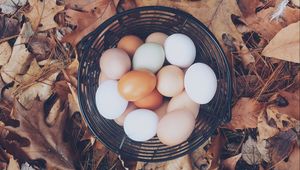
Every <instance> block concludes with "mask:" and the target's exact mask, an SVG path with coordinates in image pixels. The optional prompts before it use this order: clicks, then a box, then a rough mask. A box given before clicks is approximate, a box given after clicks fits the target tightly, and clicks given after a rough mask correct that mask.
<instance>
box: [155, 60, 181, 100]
mask: <svg viewBox="0 0 300 170" xmlns="http://www.w3.org/2000/svg"><path fill="white" fill-rule="evenodd" d="M183 80H184V73H183V71H182V70H181V69H180V68H179V67H177V66H174V65H168V66H164V67H163V68H162V69H161V70H160V71H159V72H158V73H157V90H158V91H159V92H160V93H161V94H162V95H164V96H166V97H173V96H176V95H178V94H179V93H181V92H182V90H183V89H184V83H183Z"/></svg>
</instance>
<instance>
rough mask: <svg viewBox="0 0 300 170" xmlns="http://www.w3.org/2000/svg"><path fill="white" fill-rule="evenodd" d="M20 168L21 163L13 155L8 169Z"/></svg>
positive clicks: (15, 169)
mask: <svg viewBox="0 0 300 170" xmlns="http://www.w3.org/2000/svg"><path fill="white" fill-rule="evenodd" d="M18 169H20V166H19V163H18V162H17V161H16V160H15V159H14V158H13V157H11V158H10V159H9V163H8V166H7V170H18Z"/></svg>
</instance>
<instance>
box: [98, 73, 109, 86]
mask: <svg viewBox="0 0 300 170" xmlns="http://www.w3.org/2000/svg"><path fill="white" fill-rule="evenodd" d="M106 80H111V79H110V78H109V77H107V75H105V74H104V73H103V72H100V75H99V80H98V83H99V85H100V84H101V83H102V82H104V81H106Z"/></svg>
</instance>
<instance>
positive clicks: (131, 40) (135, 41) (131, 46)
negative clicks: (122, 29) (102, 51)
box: [117, 35, 144, 56]
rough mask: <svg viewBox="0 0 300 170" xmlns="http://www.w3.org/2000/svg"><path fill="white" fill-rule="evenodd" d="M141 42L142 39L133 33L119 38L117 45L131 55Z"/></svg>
mask: <svg viewBox="0 0 300 170" xmlns="http://www.w3.org/2000/svg"><path fill="white" fill-rule="evenodd" d="M143 43H144V42H143V40H142V39H140V38H139V37H137V36H135V35H126V36H124V37H122V38H121V39H120V41H119V42H118V45H117V47H118V48H121V49H123V50H124V51H126V52H127V54H128V55H129V56H133V54H134V53H135V51H136V49H137V48H138V47H139V46H141V45H142V44H143Z"/></svg>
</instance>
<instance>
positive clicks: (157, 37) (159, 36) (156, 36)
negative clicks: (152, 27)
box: [145, 32, 168, 46]
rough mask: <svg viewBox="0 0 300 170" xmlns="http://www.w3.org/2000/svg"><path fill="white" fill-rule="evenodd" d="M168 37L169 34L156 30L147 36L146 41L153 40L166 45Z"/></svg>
mask: <svg viewBox="0 0 300 170" xmlns="http://www.w3.org/2000/svg"><path fill="white" fill-rule="evenodd" d="M167 38H168V35H167V34H165V33H162V32H154V33H152V34H150V35H148V37H147V38H146V40H145V41H146V43H148V42H152V43H157V44H160V45H162V46H164V43H165V41H166V39H167Z"/></svg>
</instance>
